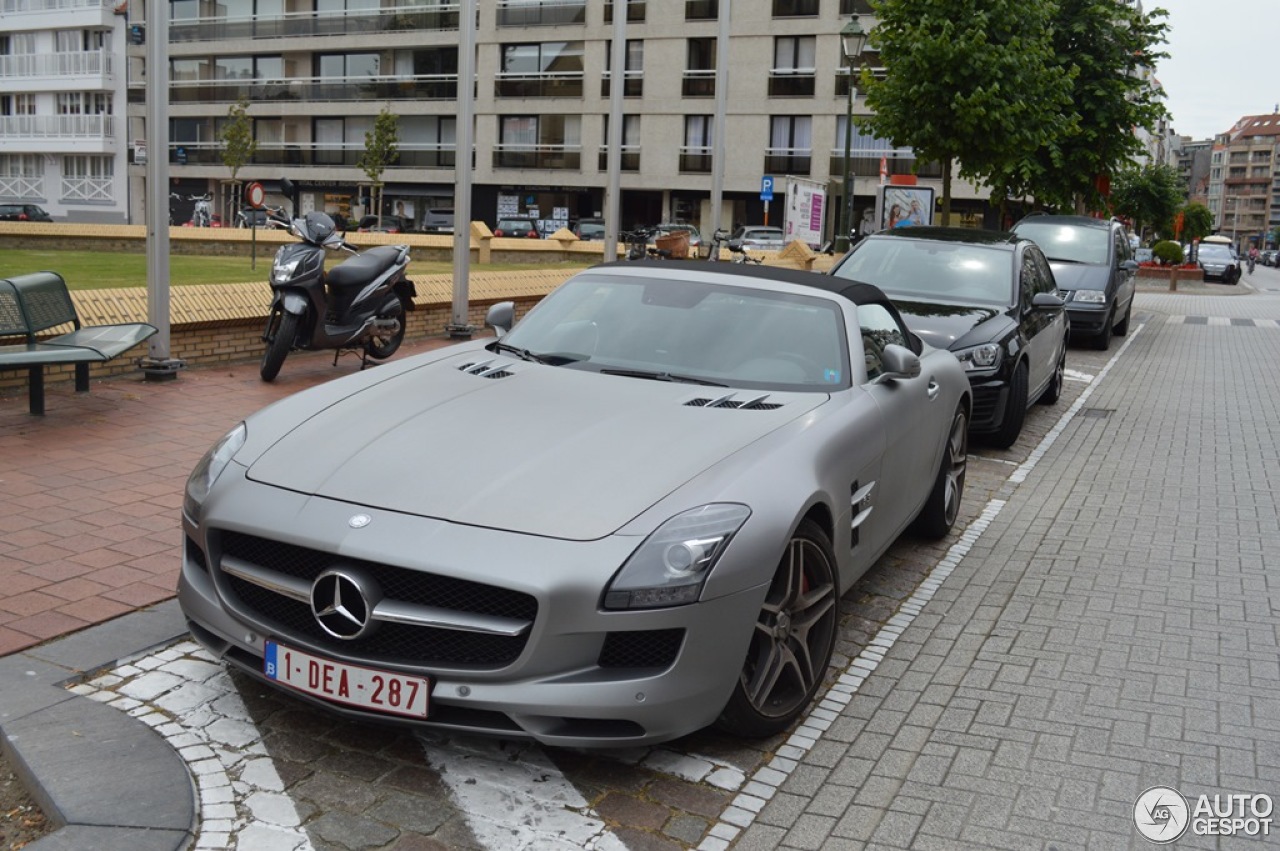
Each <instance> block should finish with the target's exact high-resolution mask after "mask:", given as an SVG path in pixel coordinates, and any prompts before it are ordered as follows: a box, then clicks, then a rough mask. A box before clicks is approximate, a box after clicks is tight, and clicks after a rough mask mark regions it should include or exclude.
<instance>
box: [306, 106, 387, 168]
mask: <svg viewBox="0 0 1280 851" xmlns="http://www.w3.org/2000/svg"><path fill="white" fill-rule="evenodd" d="M372 131H373V116H371V115H360V116H349V117H346V118H316V119H313V120H312V125H311V138H312V139H313V140H314V142H315V151H314V161H315V163H316V165H355V164H356V160H358V159H359V158H360V154H361V152H363V151H364V137H365V134H366V133H370V132H372Z"/></svg>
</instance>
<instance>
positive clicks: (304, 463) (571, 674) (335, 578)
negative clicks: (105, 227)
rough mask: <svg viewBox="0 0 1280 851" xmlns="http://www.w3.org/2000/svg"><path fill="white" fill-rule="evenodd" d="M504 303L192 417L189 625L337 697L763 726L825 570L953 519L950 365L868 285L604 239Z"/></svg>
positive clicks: (531, 730) (548, 721)
mask: <svg viewBox="0 0 1280 851" xmlns="http://www.w3.org/2000/svg"><path fill="white" fill-rule="evenodd" d="M514 312H515V308H514V306H513V304H512V303H511V302H505V303H502V304H498V305H495V306H493V307H492V308H491V309H490V311H489V317H488V323H489V324H490V325H492V326H494V327H496V328H497V329H498V332H499V334H500V335H501V336H500V337H499V338H498V339H494V338H493V337H480V338H477V339H475V340H472V341H469V342H465V343H460V344H458V345H455V346H451V347H447V348H443V349H437V350H435V351H432V352H428V353H424V354H422V355H418V356H416V357H412V358H406V359H404V360H401V361H391V362H389V363H386V364H384V365H382V366H379V367H378V368H377V369H376V370H368V371H365V372H357V373H354V374H351V375H349V376H347V377H345V378H340V379H337V380H335V381H331V382H328V383H326V384H324V385H321V386H318V387H315V388H312V389H310V390H304V391H302V392H301V393H298V394H295V395H293V396H290V397H289V398H288V399H285V400H283V401H281V402H278V403H276V404H275V405H272V406H271V407H269V408H266V409H264V410H262V411H259V412H258V413H256V414H253V415H252V416H250V417H249V418H248V419H246V420H245V421H244V422H242V423H240V424H239V425H237V426H236V427H235V428H233V429H232V430H231V431H230V432H228V433H227V435H226V436H225V437H223V438H222V439H221V440H219V441H218V442H217V444H216V445H215V446H214V447H213V448H212V449H211V450H210V451H209V452H208V453H207V454H206V455H205V457H204V458H203V459H202V460H201V461H200V462H199V464H198V465H197V466H196V468H195V470H194V471H193V473H192V475H191V477H190V479H189V481H188V483H187V488H186V494H185V499H184V502H183V511H182V517H183V519H182V524H183V528H184V530H185V545H184V548H183V559H182V561H183V563H182V571H181V579H180V584H179V598H180V601H181V606H182V609H183V611H184V613H185V616H186V618H187V621H188V623H189V624H190V626H191V630H192V633H193V635H194V636H195V637H196V638H197V639H198V640H199V641H201V642H202V643H203V644H204V645H205V646H207V647H208V648H209V649H210V651H211V652H212V653H213V654H214V655H215V656H216V657H217V658H219V659H221V660H223V661H225V662H227V663H229V664H230V665H233V666H235V667H236V668H239V669H241V670H243V671H244V672H245V673H246V674H248V675H250V676H252V677H256V678H258V679H260V680H263V681H265V682H266V683H268V684H270V685H272V686H275V687H278V688H282V689H285V690H290V691H292V692H293V693H294V694H296V695H298V696H300V697H301V698H303V699H305V700H308V701H311V702H314V703H316V704H319V705H321V706H323V707H325V708H327V709H330V710H332V711H334V712H337V713H340V714H342V715H345V716H347V717H352V718H362V719H366V720H371V721H393V720H400V721H404V722H408V723H410V724H413V725H415V726H418V727H423V726H426V727H435V728H442V729H447V730H457V731H465V732H467V733H484V734H490V735H497V736H502V737H506V738H526V739H535V740H537V741H540V742H542V743H545V744H551V745H561V746H595V747H630V746H636V745H643V744H646V743H653V742H660V741H664V740H668V739H672V738H675V737H678V736H681V735H684V734H686V733H689V732H692V731H694V730H697V729H700V728H702V727H705V726H707V725H709V724H713V723H716V724H718V725H719V726H720V727H721V728H722V729H724V730H727V731H729V732H731V733H734V734H737V735H743V736H751V737H759V736H769V735H775V734H777V733H780V732H781V731H784V730H786V729H787V728H788V727H789V726H790V724H791V723H792V722H793V721H794V720H795V718H797V717H798V716H799V714H800V713H801V712H803V711H804V709H805V708H806V707H807V706H808V705H809V703H810V702H811V701H812V699H813V697H814V695H815V693H816V692H817V691H818V690H819V688H820V687H821V686H822V684H823V682H824V680H825V678H826V675H827V670H828V666H829V662H830V660H831V656H832V649H833V646H834V643H835V638H836V633H837V631H838V624H839V618H840V611H839V600H840V595H841V594H843V593H844V592H845V591H846V590H848V588H849V587H850V586H851V584H852V583H853V582H854V581H855V580H856V579H857V578H858V577H859V576H860V575H861V574H862V573H863V572H864V571H866V570H867V568H868V567H869V566H870V565H871V564H873V563H874V562H875V561H876V559H877V558H879V556H880V555H881V554H882V553H883V552H884V551H885V549H886V548H887V547H888V546H889V545H890V543H892V542H893V540H894V539H895V538H897V537H898V536H899V534H900V533H902V532H903V530H904V529H906V528H907V527H908V526H910V525H912V523H913V521H914V522H915V525H916V527H917V528H918V529H919V530H920V531H921V532H922V533H924V534H927V535H930V536H942V535H945V534H946V533H947V531H948V530H949V529H950V528H951V527H952V525H953V524H954V523H955V520H956V516H957V511H958V510H959V504H960V499H961V497H962V494H963V490H964V484H965V475H966V447H967V439H966V435H967V431H968V417H969V409H970V399H969V393H970V391H969V382H968V381H967V380H966V378H965V376H964V371H963V370H962V369H961V367H960V364H959V363H958V362H957V361H956V359H955V357H954V356H953V355H952V354H951V353H950V352H947V351H945V350H940V349H934V348H932V347H930V346H928V345H926V344H924V343H922V342H921V341H920V340H919V339H918V338H917V337H916V336H915V335H913V334H911V333H910V332H909V331H908V330H907V328H906V326H905V325H904V324H903V322H902V319H901V317H900V316H899V315H898V313H897V310H896V309H895V308H894V306H893V305H892V304H891V303H890V302H889V300H888V299H887V298H885V296H884V294H883V293H881V292H879V291H878V290H876V289H875V288H874V287H870V286H866V285H863V284H855V283H851V282H849V281H846V280H843V279H839V278H833V277H830V276H826V275H815V274H812V273H809V272H800V271H796V270H789V269H770V268H761V267H735V266H732V265H731V264H727V263H725V264H717V266H716V267H715V268H713V269H710V270H709V269H708V268H707V266H706V265H700V264H679V265H673V264H671V263H667V262H662V261H640V262H635V263H628V262H620V263H611V264H605V265H600V266H596V267H593V268H591V269H588V270H586V271H583V272H581V273H579V274H577V275H575V276H574V277H573V278H571V279H570V280H569V281H568V282H566V283H565V284H564V285H562V286H561V287H560V288H558V289H557V290H555V291H554V292H553V293H551V294H550V295H549V296H547V297H546V298H545V299H544V300H543V301H542V302H541V303H540V304H539V305H538V306H537V307H536V308H534V309H533V310H532V311H531V312H529V314H528V315H527V316H525V317H524V318H523V319H522V320H521V321H520V323H519V324H517V325H516V326H515V327H514V328H511V324H512V321H513V318H514ZM508 329H510V330H509V331H508ZM849 329H853V330H852V333H851V332H850V330H849ZM859 329H861V333H859ZM380 412H381V413H380ZM335 434H340V435H342V439H341V440H340V441H335V440H334V439H333V435H335ZM309 672H314V673H316V676H314V677H311V676H309V675H308V674H309Z"/></svg>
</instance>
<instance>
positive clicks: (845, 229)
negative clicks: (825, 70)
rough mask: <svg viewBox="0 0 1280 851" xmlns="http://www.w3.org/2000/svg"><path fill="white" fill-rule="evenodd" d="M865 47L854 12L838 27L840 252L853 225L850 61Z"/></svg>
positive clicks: (838, 234)
mask: <svg viewBox="0 0 1280 851" xmlns="http://www.w3.org/2000/svg"><path fill="white" fill-rule="evenodd" d="M866 46H867V33H866V31H865V30H863V29H862V27H861V25H860V24H859V23H858V18H857V16H856V15H855V16H854V17H852V18H850V19H849V23H847V24H845V25H844V29H842V30H840V50H841V51H842V52H843V53H844V62H845V65H846V67H848V69H849V92H848V98H847V103H846V106H845V116H844V179H843V180H842V181H841V183H840V190H841V192H843V193H844V203H843V204H841V205H840V229H839V231H838V232H837V233H836V251H838V252H840V253H841V254H843V253H844V252H846V251H848V250H849V230H850V228H851V227H852V225H853V186H852V185H851V183H850V180H849V158H850V151H851V147H850V146H851V143H852V140H853V93H854V91H855V90H856V89H857V86H856V85H855V83H854V79H853V63H854V61H855V60H857V59H858V58H860V57H861V56H862V50H863V48H864V47H866Z"/></svg>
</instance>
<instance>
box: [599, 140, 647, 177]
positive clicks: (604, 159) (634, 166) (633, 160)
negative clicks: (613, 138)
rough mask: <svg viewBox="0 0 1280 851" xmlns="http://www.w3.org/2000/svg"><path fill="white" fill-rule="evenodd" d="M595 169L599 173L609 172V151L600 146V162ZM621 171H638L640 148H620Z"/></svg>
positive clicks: (634, 146)
mask: <svg viewBox="0 0 1280 851" xmlns="http://www.w3.org/2000/svg"><path fill="white" fill-rule="evenodd" d="M596 168H598V169H600V170H601V171H608V170H609V149H608V148H607V147H606V146H604V145H601V146H600V160H599V163H598V164H597V166H596ZM622 170H623V171H639V170H640V146H639V145H624V146H623V147H622Z"/></svg>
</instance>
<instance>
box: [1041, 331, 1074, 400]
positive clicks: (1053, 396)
mask: <svg viewBox="0 0 1280 851" xmlns="http://www.w3.org/2000/svg"><path fill="white" fill-rule="evenodd" d="M1066 380H1067V347H1066V346H1065V345H1064V346H1063V347H1062V356H1061V357H1059V358H1058V365H1057V366H1055V367H1054V368H1053V378H1051V379H1049V386H1048V387H1046V388H1044V392H1043V393H1041V394H1040V398H1039V399H1037V400H1036V401H1037V402H1039V403H1040V404H1041V405H1054V404H1057V401H1058V399H1059V398H1060V397H1061V396H1062V384H1063V382H1064V381H1066Z"/></svg>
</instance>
